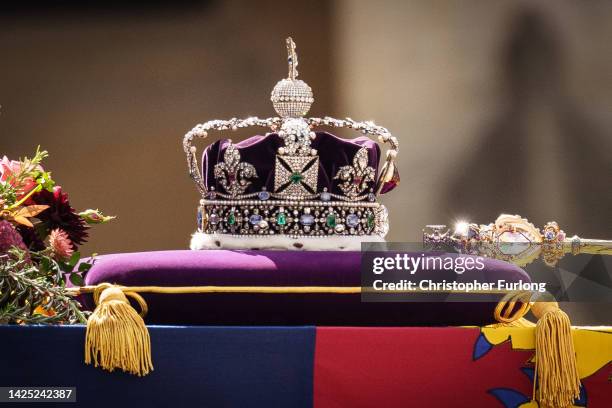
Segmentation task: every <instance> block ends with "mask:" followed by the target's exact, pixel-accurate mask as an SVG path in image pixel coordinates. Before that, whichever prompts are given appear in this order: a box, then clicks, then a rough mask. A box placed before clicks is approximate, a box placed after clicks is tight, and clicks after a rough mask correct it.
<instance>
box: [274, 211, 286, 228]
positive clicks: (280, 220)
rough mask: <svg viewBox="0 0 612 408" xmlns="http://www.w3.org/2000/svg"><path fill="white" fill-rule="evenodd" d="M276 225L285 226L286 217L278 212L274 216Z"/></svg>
mask: <svg viewBox="0 0 612 408" xmlns="http://www.w3.org/2000/svg"><path fill="white" fill-rule="evenodd" d="M276 223H277V224H278V225H285V224H287V216H286V215H285V213H284V212H279V213H278V214H277V215H276Z"/></svg>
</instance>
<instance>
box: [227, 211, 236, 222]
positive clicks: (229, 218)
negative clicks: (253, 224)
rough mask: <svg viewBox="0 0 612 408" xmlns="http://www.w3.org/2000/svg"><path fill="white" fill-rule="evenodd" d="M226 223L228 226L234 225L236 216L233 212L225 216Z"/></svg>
mask: <svg viewBox="0 0 612 408" xmlns="http://www.w3.org/2000/svg"><path fill="white" fill-rule="evenodd" d="M227 223H228V224H229V225H234V224H235V223H236V216H235V215H234V212H233V211H232V212H231V213H229V215H228V216H227Z"/></svg>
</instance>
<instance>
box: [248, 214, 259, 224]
mask: <svg viewBox="0 0 612 408" xmlns="http://www.w3.org/2000/svg"><path fill="white" fill-rule="evenodd" d="M259 221H261V215H259V214H253V215H251V216H250V217H249V222H250V223H251V224H252V225H257V224H259Z"/></svg>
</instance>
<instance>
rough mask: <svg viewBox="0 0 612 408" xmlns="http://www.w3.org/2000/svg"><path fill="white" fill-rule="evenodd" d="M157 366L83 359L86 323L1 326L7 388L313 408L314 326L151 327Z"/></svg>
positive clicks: (112, 402) (128, 400) (82, 400)
mask: <svg viewBox="0 0 612 408" xmlns="http://www.w3.org/2000/svg"><path fill="white" fill-rule="evenodd" d="M149 331H150V334H151V343H152V344H151V345H152V350H153V364H154V366H155V371H153V372H152V373H151V374H149V375H148V376H145V377H136V376H132V375H129V374H125V373H122V372H119V371H115V372H112V373H109V372H106V371H103V370H101V369H100V368H94V367H93V366H86V365H85V364H84V363H83V349H84V340H85V327H83V326H64V327H58V326H2V325H0V349H1V350H4V351H3V353H2V357H1V358H0V361H1V362H2V370H0V384H2V386H20V387H26V386H67V387H68V386H70V387H76V388H77V392H76V394H77V404H69V405H70V406H74V407H77V406H83V407H104V408H108V407H140V406H143V407H151V408H152V407H202V406H206V407H312V404H313V402H312V390H313V358H314V347H315V328H314V327H291V328H288V327H197V326H194V327H172V326H163V327H162V326H150V327H149Z"/></svg>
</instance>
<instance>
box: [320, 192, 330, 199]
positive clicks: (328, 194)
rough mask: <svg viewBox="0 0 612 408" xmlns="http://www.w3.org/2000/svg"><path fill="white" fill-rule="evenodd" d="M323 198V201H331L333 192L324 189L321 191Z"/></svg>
mask: <svg viewBox="0 0 612 408" xmlns="http://www.w3.org/2000/svg"><path fill="white" fill-rule="evenodd" d="M321 200H322V201H329V200H331V193H329V192H327V191H323V192H322V193H321Z"/></svg>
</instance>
